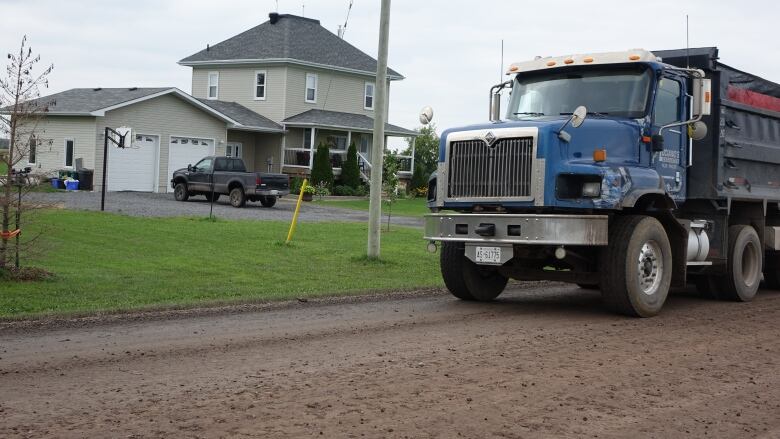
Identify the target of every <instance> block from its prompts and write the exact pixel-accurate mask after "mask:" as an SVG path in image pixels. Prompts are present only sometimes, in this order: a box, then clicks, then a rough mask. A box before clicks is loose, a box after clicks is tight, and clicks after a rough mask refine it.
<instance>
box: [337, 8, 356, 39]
mask: <svg viewBox="0 0 780 439" xmlns="http://www.w3.org/2000/svg"><path fill="white" fill-rule="evenodd" d="M353 2H354V0H349V7H348V8H347V19H346V20H344V26H341V27H339V38H341V39H344V34H345V33H346V32H347V24H349V13H350V12H352V3H353Z"/></svg>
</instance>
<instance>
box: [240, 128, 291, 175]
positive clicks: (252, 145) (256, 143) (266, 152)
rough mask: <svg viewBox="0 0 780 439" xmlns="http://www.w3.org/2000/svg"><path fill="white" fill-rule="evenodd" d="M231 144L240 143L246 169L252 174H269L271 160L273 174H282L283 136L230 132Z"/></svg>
mask: <svg viewBox="0 0 780 439" xmlns="http://www.w3.org/2000/svg"><path fill="white" fill-rule="evenodd" d="M228 141H229V142H240V143H241V145H242V148H243V157H242V158H243V160H244V164H246V168H247V170H249V171H252V172H267V171H268V159H271V160H272V162H273V166H272V168H271V171H272V172H280V169H281V168H280V165H279V163H280V161H281V148H282V136H281V134H268V133H252V132H247V131H237V130H230V131H228Z"/></svg>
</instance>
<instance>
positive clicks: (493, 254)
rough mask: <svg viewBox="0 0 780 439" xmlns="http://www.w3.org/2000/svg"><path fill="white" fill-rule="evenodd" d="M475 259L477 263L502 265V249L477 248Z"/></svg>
mask: <svg viewBox="0 0 780 439" xmlns="http://www.w3.org/2000/svg"><path fill="white" fill-rule="evenodd" d="M475 259H476V260H477V262H485V263H488V264H500V263H501V247H477V254H476V258H475Z"/></svg>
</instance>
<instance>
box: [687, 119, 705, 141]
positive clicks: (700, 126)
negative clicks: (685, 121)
mask: <svg viewBox="0 0 780 439" xmlns="http://www.w3.org/2000/svg"><path fill="white" fill-rule="evenodd" d="M688 137H690V138H691V139H693V140H701V139H703V138H705V137H707V124H706V123H704V122H702V121H696V122H694V123H692V124H689V125H688Z"/></svg>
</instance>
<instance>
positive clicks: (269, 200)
mask: <svg viewBox="0 0 780 439" xmlns="http://www.w3.org/2000/svg"><path fill="white" fill-rule="evenodd" d="M260 204H262V205H263V207H274V204H276V197H260Z"/></svg>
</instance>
